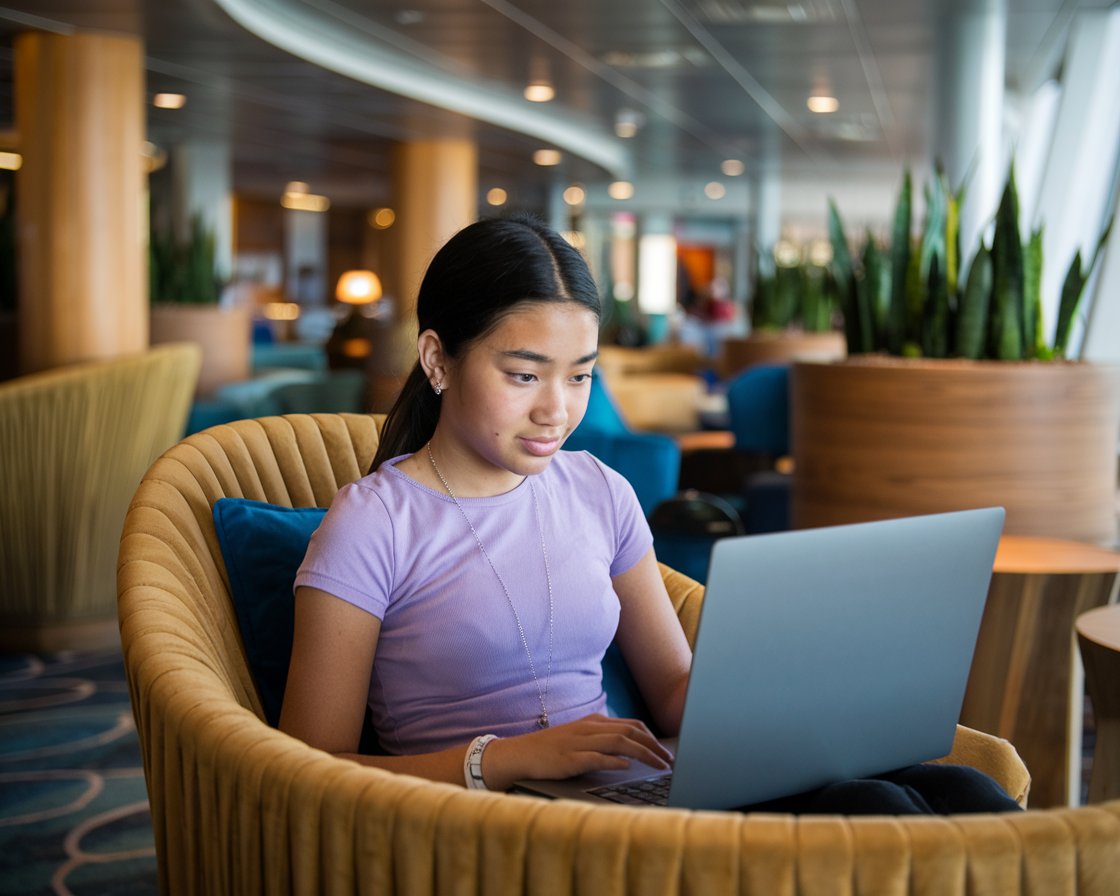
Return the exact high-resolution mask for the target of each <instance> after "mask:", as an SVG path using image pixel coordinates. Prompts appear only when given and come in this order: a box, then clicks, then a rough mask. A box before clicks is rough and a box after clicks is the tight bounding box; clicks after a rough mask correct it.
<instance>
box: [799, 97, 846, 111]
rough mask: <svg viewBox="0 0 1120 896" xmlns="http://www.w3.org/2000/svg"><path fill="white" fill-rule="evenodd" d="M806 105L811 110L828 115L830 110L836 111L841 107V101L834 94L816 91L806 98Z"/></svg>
mask: <svg viewBox="0 0 1120 896" xmlns="http://www.w3.org/2000/svg"><path fill="white" fill-rule="evenodd" d="M805 105H807V106H808V107H809V111H810V112H816V113H817V114H818V115H827V114H828V113H829V112H835V111H836V110H837V109H839V108H840V101H839V100H838V99H836V97H834V96H828V95H826V94H821V93H815V94H813V95H812V96H811V97H809V99H808V100H806V102H805Z"/></svg>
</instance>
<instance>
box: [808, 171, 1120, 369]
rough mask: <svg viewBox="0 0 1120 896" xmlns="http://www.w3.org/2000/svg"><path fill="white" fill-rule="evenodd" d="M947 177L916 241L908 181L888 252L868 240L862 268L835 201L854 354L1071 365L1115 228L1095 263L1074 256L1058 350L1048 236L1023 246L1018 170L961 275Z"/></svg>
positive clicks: (956, 219) (933, 189) (935, 189)
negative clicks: (1092, 285) (1082, 306)
mask: <svg viewBox="0 0 1120 896" xmlns="http://www.w3.org/2000/svg"><path fill="white" fill-rule="evenodd" d="M964 199H965V191H964V187H963V186H961V187H960V188H958V189H957V190H956V191H953V190H952V189H951V187H950V185H949V183H948V181H947V179H946V177H945V175H944V173H943V172H942V171H940V170H938V171H937V172H935V175H934V177H933V180H932V182H931V183H930V184H929V185H928V186H927V187H926V190H925V200H926V210H925V218H924V221H923V222H922V228H921V231H920V233H919V234H918V236H917V238H914V237H913V236H912V232H913V231H912V205H913V199H912V184H911V178H910V172H909V171H906V172H905V173H904V176H903V180H902V186H901V189H900V190H899V196H898V203H897V205H896V208H895V215H894V221H893V226H892V230H891V239H890V245H889V246H886V247H879V246H876V245H875V244H874V241H873V240H872V238H871V235H870V234H868V235H867V237H866V238H865V241H864V247H863V251H862V252H861V253H859V255H858V258H859V263H858V264H857V263H856V261H855V260H854V257H855V256H854V255H853V252H852V250H851V241H850V240H849V238H848V235H847V233H846V231H845V229H844V224H843V221H842V220H841V217H840V213H839V210H838V209H837V208H836V204H835V203H834V202H833V201H831V200H829V208H828V229H829V237H830V239H831V242H832V246H833V258H832V263H831V270H832V274H833V276H834V278H835V280H836V282H837V285H838V293H839V296H840V304H841V309H842V311H843V313H844V330H845V334H846V336H847V341H848V352H849V353H850V354H861V353H870V352H885V353H887V354H892V355H904V356H922V357H932V358H944V357H963V358H976V359H980V358H988V359H995V360H1005V361H1007V360H1025V359H1033V358H1037V359H1052V358H1064V357H1065V355H1066V351H1067V350H1068V346H1069V335H1070V330H1071V327H1072V324H1073V320H1074V318H1075V316H1076V313H1077V307H1078V304H1079V302H1080V299H1081V295H1082V293H1083V292H1084V289H1085V284H1086V283H1087V282H1088V280H1089V276H1090V274H1091V273H1092V271H1093V268H1094V267H1095V266H1096V263H1097V261H1098V259H1099V257H1100V253H1101V250H1102V248H1103V247H1104V245H1105V242H1106V241H1107V240H1108V235H1109V232H1110V230H1111V227H1112V222H1111V220H1110V221H1109V223H1108V225H1107V226H1106V227H1105V229H1104V232H1103V233H1102V234H1101V237H1100V239H1099V240H1098V242H1097V245H1096V248H1095V249H1094V251H1093V254H1092V256H1091V257H1090V259H1089V263H1088V265H1083V264H1082V257H1081V253H1080V251H1079V252H1078V253H1077V254H1076V255H1075V256H1074V259H1073V262H1072V263H1071V265H1070V267H1069V271H1068V273H1067V274H1066V277H1065V281H1064V284H1063V287H1062V292H1061V297H1060V302H1059V307H1058V319H1057V325H1056V327H1055V330H1054V336H1053V339H1052V340H1051V341H1049V342H1048V341H1047V339H1046V337H1045V334H1044V333H1043V332H1042V313H1041V312H1042V228H1041V227H1039V228H1037V229H1036V230H1034V231H1033V232H1032V233H1031V234H1030V236H1029V238H1028V239H1027V240H1026V241H1025V242H1024V241H1023V240H1022V237H1021V235H1020V234H1021V231H1020V226H1019V196H1018V188H1017V186H1016V183H1015V168H1014V166H1012V167H1011V169H1010V171H1009V174H1008V178H1007V183H1006V184H1005V186H1004V189H1003V194H1002V196H1001V199H1000V203H999V208H998V210H997V211H996V216H995V222H994V227H993V230H992V238H991V243H990V244H988V243H986V242H985V241H984V240H983V238H981V240H980V243H979V245H978V246H977V247H976V249H975V251H974V252H973V253H972V257H971V261H970V263H969V265H968V267H967V271H966V272H964V273H962V271H963V269H962V254H961V247H960V212H961V206H962V205H963V203H964Z"/></svg>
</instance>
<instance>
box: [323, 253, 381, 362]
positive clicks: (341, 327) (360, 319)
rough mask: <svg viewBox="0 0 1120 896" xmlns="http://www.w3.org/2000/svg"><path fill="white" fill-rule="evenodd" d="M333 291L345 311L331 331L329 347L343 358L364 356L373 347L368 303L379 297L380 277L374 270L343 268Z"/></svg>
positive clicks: (373, 314)
mask: <svg viewBox="0 0 1120 896" xmlns="http://www.w3.org/2000/svg"><path fill="white" fill-rule="evenodd" d="M334 294H335V298H337V299H338V300H339V301H340V302H342V303H343V304H344V305H345V306H346V312H345V314H344V316H343V317H342V318H341V319H340V320H339V322H338V324H337V325H336V326H335V328H334V332H333V333H332V334H331V338H330V344H331V347H332V348H333V349H334V350H335V351H337V352H338V353H339V354H341V355H342V356H344V357H346V358H351V359H355V360H357V359H361V358H365V357H367V356H368V355H369V353H370V350H371V348H372V340H371V334H370V332H369V328H370V321H369V318H372V317H375V316H376V313H371V311H372V308H371V307H370V306H372V305H373V304H374V303H375V302H377V301H378V300H380V299H381V296H382V291H381V280H380V278H379V277H378V276H377V274H375V273H374V272H373V271H365V270H353V271H346V272H345V273H344V274H343V275H342V276H341V277H339V278H338V285H337V286H335V290H334ZM355 312H357V313H355Z"/></svg>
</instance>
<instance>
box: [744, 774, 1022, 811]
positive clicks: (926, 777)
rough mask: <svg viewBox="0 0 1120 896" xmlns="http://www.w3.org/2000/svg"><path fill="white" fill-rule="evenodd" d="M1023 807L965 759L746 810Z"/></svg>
mask: <svg viewBox="0 0 1120 896" xmlns="http://www.w3.org/2000/svg"><path fill="white" fill-rule="evenodd" d="M1021 809H1022V807H1021V806H1020V805H1019V804H1018V803H1017V802H1015V800H1014V799H1012V798H1011V797H1010V796H1008V795H1007V793H1006V792H1005V791H1004V790H1003V788H1002V787H1000V786H999V785H998V784H997V783H996V782H995V781H993V780H992V779H991V778H989V777H988V776H987V775H985V774H984V773H983V772H979V771H977V770H976V769H974V768H969V767H968V766H964V765H912V766H909V767H907V768H903V769H899V770H898V771H896V772H889V773H888V774H885V775H876V776H875V777H874V778H862V779H858V780H852V781H841V782H840V783H838V784H829V785H828V786H827V787H822V788H820V789H819V790H811V791H809V792H807V793H800V794H797V795H796V796H790V797H783V798H782V799H777V800H769V801H767V802H765V803H755V804H754V805H751V806H745V807H743V809H742V810H741V811H743V812H786V813H791V814H794V815H950V814H956V813H968V812H1017V811H1020V810H1021Z"/></svg>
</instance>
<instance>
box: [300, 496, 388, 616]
mask: <svg viewBox="0 0 1120 896" xmlns="http://www.w3.org/2000/svg"><path fill="white" fill-rule="evenodd" d="M394 556H395V551H394V531H393V521H392V517H391V515H390V514H389V511H388V508H386V506H385V503H384V502H383V501H382V499H381V497H380V496H379V495H378V493H377V492H376V491H375V490H374V489H372V488H370V487H368V486H367V485H366V484H365V483H364V481H359V482H356V483H351V484H349V485H346V486H343V488H342V489H340V490H339V492H338V494H337V495H336V496H335V499H334V501H333V502H331V506H330V509H329V510H328V511H327V513H326V516H324V517H323V522H322V524H321V525H320V526H319V528H318V529H317V530H316V531H315V534H314V535H312V536H311V542H310V544H309V545H308V548H307V554H306V555H305V556H304V558H303V563H302V564H301V565H300V568H299V572H297V573H296V579H295V587H296V588H299V587H301V586H308V587H311V588H318V589H320V590H322V591H325V592H327V593H328V594H332V595H334V596H335V597H338V598H340V599H341V600H344V601H346V602H347V603H351V604H354V605H355V606H357V607H359V608H361V609H363V610H365V611H366V612H368V613H371V614H373V615H374V616H376V617H377V618H378V619H382V620H383V619H384V618H385V611H386V608H387V607H388V605H389V600H390V595H392V593H393V580H394Z"/></svg>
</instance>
